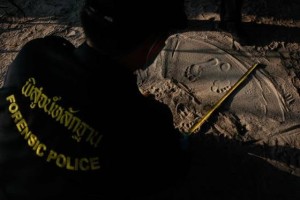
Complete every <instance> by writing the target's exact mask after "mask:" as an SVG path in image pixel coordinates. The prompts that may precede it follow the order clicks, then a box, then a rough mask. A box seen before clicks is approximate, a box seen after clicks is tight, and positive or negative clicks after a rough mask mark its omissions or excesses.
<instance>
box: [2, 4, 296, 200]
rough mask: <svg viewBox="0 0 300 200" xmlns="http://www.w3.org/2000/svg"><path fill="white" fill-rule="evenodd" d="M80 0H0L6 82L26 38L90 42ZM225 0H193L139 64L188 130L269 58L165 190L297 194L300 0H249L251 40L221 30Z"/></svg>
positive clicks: (246, 15)
mask: <svg viewBox="0 0 300 200" xmlns="http://www.w3.org/2000/svg"><path fill="white" fill-rule="evenodd" d="M82 2H83V1H82V0H73V1H72V0H65V1H60V0H53V1H47V0H40V1H38V3H37V2H36V1H32V0H29V1H26V2H24V1H22V0H14V1H13V0H7V1H4V0H2V1H0V15H1V21H0V32H1V35H0V61H1V62H0V63H1V65H0V75H1V76H0V85H2V82H3V77H4V75H5V72H6V70H7V67H8V65H9V63H11V62H12V60H13V59H14V57H15V56H16V54H17V53H18V51H19V50H20V49H21V47H22V46H23V45H24V44H25V43H26V42H28V41H30V40H32V39H34V38H39V37H44V36H46V35H60V36H63V37H65V38H66V39H68V40H69V41H70V42H72V43H73V44H74V45H75V46H78V45H80V44H81V43H82V42H83V40H84V36H83V33H82V28H81V27H80V22H79V19H78V10H79V8H80V6H81V5H82ZM219 3H220V1H219V0H186V12H187V15H188V17H189V19H190V26H189V28H188V29H187V30H185V31H183V32H180V33H177V34H173V35H172V36H171V37H170V38H169V39H168V40H167V41H166V46H165V48H164V49H163V50H162V51H161V53H160V54H159V56H158V57H157V59H156V60H155V62H154V63H153V64H152V65H150V66H148V67H147V68H145V69H144V70H141V71H138V72H137V74H138V84H139V86H140V88H141V91H143V92H147V93H151V94H153V95H154V96H155V98H156V99H157V100H158V101H161V102H162V103H165V104H167V105H168V106H169V107H170V110H171V111H172V113H173V115H174V126H175V127H176V128H178V129H179V130H180V131H182V132H186V131H188V130H189V128H190V127H191V125H192V124H193V123H195V121H197V120H198V119H199V118H201V117H202V116H203V115H205V113H207V111H208V110H209V109H210V108H212V106H213V105H214V104H215V103H216V102H217V101H218V100H219V99H220V98H221V97H222V96H223V95H224V94H225V93H226V92H227V91H228V90H229V89H230V87H232V85H233V84H234V83H235V82H236V81H237V80H238V79H239V78H240V77H241V76H242V75H243V74H244V73H245V72H246V70H247V69H248V68H249V67H251V65H253V64H254V63H257V62H259V63H262V64H264V65H265V67H260V68H258V69H257V70H255V72H254V73H253V75H251V76H250V77H249V78H248V79H247V81H246V82H245V83H244V84H242V85H241V87H239V88H238V89H237V91H236V92H235V93H234V94H233V95H231V96H230V98H229V99H228V100H226V101H225V102H224V104H223V105H222V106H221V107H220V108H219V109H218V110H217V112H215V113H214V114H213V115H212V116H211V118H209V120H208V121H207V122H206V123H205V124H204V125H203V126H202V127H201V129H200V130H199V132H198V133H197V134H195V135H192V136H191V137H190V149H189V151H190V152H191V156H192V167H191V169H190V170H189V175H188V179H187V180H186V181H185V182H184V184H183V186H180V187H179V188H176V190H171V191H169V192H167V193H165V194H162V195H161V196H162V197H161V199H183V200H190V199H200V198H203V197H205V198H204V199H220V198H223V197H224V196H228V197H229V199H263V198H264V199H265V198H273V199H299V198H300V190H299V188H300V180H299V179H300V178H299V177H300V120H299V118H300V96H299V92H300V79H299V77H300V51H299V50H300V13H299V10H300V3H299V2H298V1H296V0H293V1H292V0H286V1H282V0H272V1H271V0H257V1H252V0H244V5H243V13H242V14H243V22H244V23H243V27H244V29H245V30H246V33H247V35H246V37H245V41H246V42H245V43H239V42H238V41H234V40H233V38H232V37H231V35H230V34H228V33H224V32H222V31H220V30H218V28H217V22H218V21H219V15H218V10H219ZM120 34H121V33H120ZM154 199H157V198H154Z"/></svg>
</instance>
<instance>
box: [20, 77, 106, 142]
mask: <svg viewBox="0 0 300 200" xmlns="http://www.w3.org/2000/svg"><path fill="white" fill-rule="evenodd" d="M22 94H23V95H24V96H25V97H28V98H29V99H30V101H31V103H30V108H32V109H34V108H36V107H38V108H40V109H42V110H44V112H45V113H46V114H48V115H49V116H50V117H51V118H53V119H54V120H55V121H57V122H59V123H60V124H61V125H63V126H64V127H66V128H67V129H68V130H69V131H71V133H73V135H72V138H73V139H74V140H76V141H77V142H80V141H81V140H82V138H83V137H85V141H86V142H87V143H89V144H90V145H91V146H93V147H98V144H99V142H100V141H101V139H102V137H103V135H101V134H99V132H98V131H97V130H95V129H94V128H92V127H91V126H90V125H88V124H87V123H86V122H84V121H82V120H81V119H80V118H78V117H76V115H75V114H76V113H77V112H79V111H74V110H73V108H71V107H69V108H68V109H65V108H63V107H62V106H60V105H59V104H57V102H58V101H60V100H61V97H57V96H54V97H52V98H50V97H48V96H47V95H46V94H45V93H43V87H36V80H35V79H34V78H29V79H28V80H27V81H26V83H25V85H24V86H23V87H22Z"/></svg>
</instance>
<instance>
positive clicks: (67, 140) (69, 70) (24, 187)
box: [0, 37, 186, 199]
mask: <svg viewBox="0 0 300 200" xmlns="http://www.w3.org/2000/svg"><path fill="white" fill-rule="evenodd" d="M179 135H180V134H179V133H178V132H176V131H175V130H174V128H173V126H172V115H171V113H170V111H169V109H168V108H167V107H166V106H165V105H163V104H161V103H158V102H156V101H154V100H152V99H148V98H145V97H143V96H142V95H141V94H140V93H139V90H138V87H137V85H136V78H135V77H134V75H133V74H132V73H130V72H129V71H127V70H126V69H125V67H123V66H119V65H118V64H116V63H114V62H113V61H112V60H110V59H109V58H107V57H105V56H103V55H100V54H98V53H97V52H96V51H94V50H93V49H91V48H89V47H88V46H87V45H86V44H83V45H82V46H80V47H79V48H75V47H74V46H73V45H72V44H71V43H69V42H68V41H66V40H65V39H63V38H60V37H46V38H43V39H35V40H33V41H31V42H29V43H27V44H26V45H25V46H24V47H23V48H22V50H21V51H20V52H19V54H18V56H17V57H16V59H15V60H14V61H13V63H12V64H11V66H10V67H9V71H8V74H7V77H6V80H5V84H4V87H3V88H2V89H1V90H0V197H1V195H2V196H3V199H5V198H7V199H22V198H25V199H26V198H30V199H54V198H56V197H57V198H58V197H66V198H81V197H82V198H83V199H94V198H95V199H99V198H100V197H101V199H114V198H119V199H130V198H133V197H134V198H136V199H139V197H141V196H144V195H148V194H151V193H155V192H157V191H158V190H161V189H165V188H167V187H169V186H171V185H172V184H174V183H176V181H177V180H178V179H179V178H180V177H181V175H182V174H183V171H184V166H185V162H186V161H185V160H184V156H183V152H182V151H181V149H180V147H179ZM1 199H2V198H1Z"/></svg>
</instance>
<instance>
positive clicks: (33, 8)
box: [0, 0, 84, 26]
mask: <svg viewBox="0 0 300 200" xmlns="http://www.w3.org/2000/svg"><path fill="white" fill-rule="evenodd" d="M83 2H84V1H83V0H64V1H60V0H53V1H47V0H40V1H38V2H37V1H23V0H1V1H0V14H1V22H5V19H6V18H11V17H14V18H19V19H21V18H38V21H45V23H47V22H48V21H50V20H52V21H53V20H55V21H56V22H57V23H59V24H65V25H71V26H80V25H81V24H80V22H79V11H80V8H81V6H82V5H83ZM33 21H34V20H33ZM29 23H30V22H29Z"/></svg>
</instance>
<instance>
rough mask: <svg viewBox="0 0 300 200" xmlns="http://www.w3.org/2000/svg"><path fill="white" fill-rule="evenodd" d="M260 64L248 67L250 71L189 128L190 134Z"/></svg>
mask: <svg viewBox="0 0 300 200" xmlns="http://www.w3.org/2000/svg"><path fill="white" fill-rule="evenodd" d="M258 65H259V63H255V64H254V65H253V66H252V67H250V68H249V69H248V71H247V72H246V73H245V74H244V75H243V76H242V77H241V78H240V79H239V80H238V81H237V82H236V83H235V84H234V85H233V86H232V87H231V88H230V90H228V91H227V92H226V94H225V95H224V96H223V97H222V98H221V99H220V100H219V101H218V102H217V103H216V104H215V105H214V107H213V108H212V109H211V110H209V111H208V112H207V113H206V114H205V115H204V117H203V118H201V119H200V120H199V121H198V122H197V123H195V124H194V125H193V126H192V128H191V129H190V130H189V132H188V134H193V133H195V131H196V130H197V129H198V128H199V127H200V126H202V124H203V123H204V122H205V121H206V120H207V119H208V118H209V117H210V116H211V115H212V114H213V112H214V111H215V110H216V109H217V108H218V107H220V105H221V104H222V103H223V102H224V101H225V99H227V97H228V96H229V95H230V94H231V93H232V92H233V91H234V90H235V89H236V88H237V87H238V86H239V85H240V84H241V83H243V82H244V81H245V80H246V79H247V77H248V76H249V74H251V73H252V72H253V70H254V69H255V68H256V67H257V66H258Z"/></svg>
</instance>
